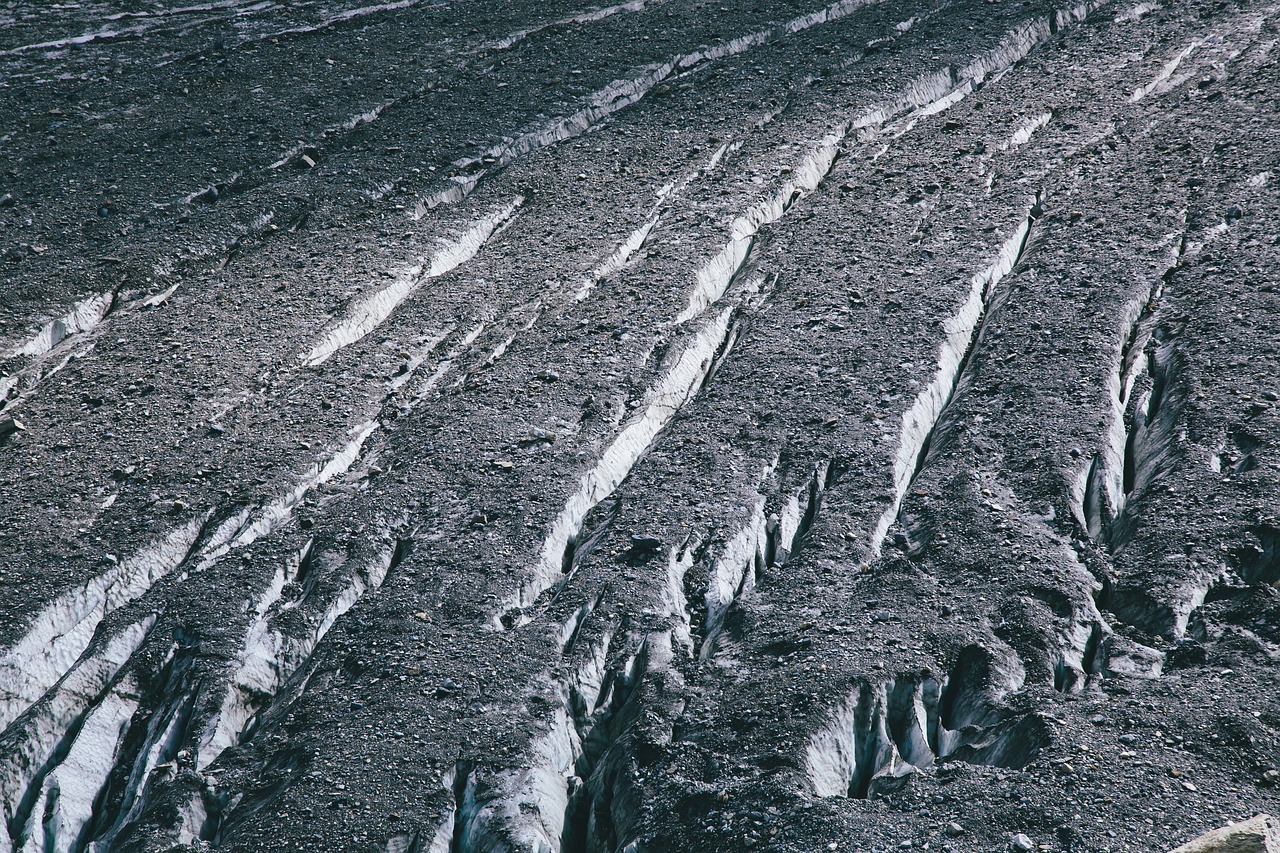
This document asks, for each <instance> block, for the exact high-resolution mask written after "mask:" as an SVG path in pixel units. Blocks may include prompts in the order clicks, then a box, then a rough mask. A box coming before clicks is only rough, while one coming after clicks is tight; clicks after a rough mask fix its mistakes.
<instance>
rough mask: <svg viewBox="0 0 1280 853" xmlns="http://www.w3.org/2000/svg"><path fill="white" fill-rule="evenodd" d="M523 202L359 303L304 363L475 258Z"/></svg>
mask: <svg viewBox="0 0 1280 853" xmlns="http://www.w3.org/2000/svg"><path fill="white" fill-rule="evenodd" d="M522 204H524V198H523V197H522V196H517V197H516V198H515V199H514V200H512V201H511V202H509V203H508V204H506V205H505V206H503V207H502V208H500V209H499V210H498V211H496V212H495V213H492V214H490V215H488V216H485V217H483V218H481V219H480V220H479V221H477V222H474V223H472V224H471V225H470V226H469V227H468V228H467V230H466V231H465V232H463V234H462V236H460V237H459V238H458V239H456V240H453V241H451V242H448V243H446V244H445V245H444V246H443V247H442V248H441V249H440V251H438V252H436V254H435V256H434V257H432V259H431V262H430V263H429V264H427V263H426V262H423V263H420V264H417V265H415V266H413V267H411V268H409V269H407V270H405V271H404V272H402V273H401V274H400V275H399V276H398V277H397V278H396V280H395V281H394V282H393V283H391V284H389V285H387V286H386V287H384V288H383V289H382V290H379V291H377V292H375V293H371V294H369V295H367V296H365V297H364V298H362V299H361V300H359V301H358V302H356V303H355V304H354V305H353V306H352V307H351V309H350V310H349V311H348V312H347V315H346V316H345V317H343V318H342V319H341V320H339V321H338V322H337V323H335V324H334V325H332V326H331V327H330V328H329V329H328V331H326V332H325V333H324V335H323V336H321V339H320V341H319V342H318V343H317V344H316V345H315V346H314V347H313V348H312V349H311V352H309V353H308V354H307V355H306V356H304V357H303V359H302V363H303V365H304V366H307V367H314V366H316V365H318V364H323V363H324V362H325V361H326V360H328V358H329V357H330V356H332V355H333V354H334V353H335V352H337V351H338V350H340V349H342V348H343V347H346V346H350V345H351V344H353V343H355V342H356V341H358V340H360V339H361V338H363V337H364V336H365V335H367V334H369V333H370V332H372V331H373V330H374V329H376V328H377V327H378V326H379V325H381V324H382V322H383V321H384V320H386V319H387V317H389V316H390V315H391V312H392V311H394V310H395V309H396V308H397V307H398V306H399V305H400V303H401V302H403V301H404V300H405V299H407V298H408V297H409V296H410V295H411V294H412V293H414V291H416V290H417V289H418V288H420V287H421V286H422V285H423V284H425V283H426V282H427V281H429V280H430V279H433V278H438V277H439V276H442V275H444V274H445V273H448V272H451V271H453V270H455V269H457V268H458V267H459V266H461V265H462V264H464V263H466V262H467V261H469V260H471V259H472V258H474V257H475V256H476V254H477V253H478V252H479V251H480V250H481V249H482V248H483V247H484V245H485V244H486V243H487V242H489V239H490V238H491V237H492V236H493V235H494V233H495V232H496V231H498V230H499V229H500V228H501V227H502V226H503V225H505V224H506V223H507V222H508V221H510V219H511V218H512V217H513V216H515V214H516V211H517V210H519V209H520V206H521V205H522Z"/></svg>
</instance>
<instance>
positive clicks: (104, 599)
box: [0, 512, 212, 728]
mask: <svg viewBox="0 0 1280 853" xmlns="http://www.w3.org/2000/svg"><path fill="white" fill-rule="evenodd" d="M211 517H212V512H209V513H206V514H205V515H204V516H201V517H197V518H193V519H192V520H191V521H189V522H188V523H187V524H185V525H183V526H182V527H180V528H178V529H176V530H174V531H172V532H170V533H169V534H168V535H167V536H165V537H164V538H162V539H160V540H158V541H156V542H154V543H152V544H151V545H148V546H147V547H145V548H143V549H142V550H140V551H139V552H138V553H137V554H135V555H133V556H132V557H127V558H126V559H124V560H123V561H121V562H119V563H118V564H116V565H115V566H114V567H113V568H111V569H109V570H108V571H106V572H104V573H103V574H101V575H98V576H97V577H95V578H92V579H90V580H89V581H88V582H87V583H85V584H84V585H83V586H78V587H75V588H73V589H71V590H69V591H67V592H65V593H63V594H62V595H60V596H59V597H58V598H57V599H55V600H54V601H53V602H52V603H50V604H48V605H47V606H45V608H44V609H43V610H41V611H40V612H39V613H38V614H37V615H36V617H35V618H34V619H32V620H31V625H30V627H29V628H28V629H27V633H26V634H25V635H24V636H23V637H22V638H21V639H20V640H18V642H17V643H15V644H14V645H13V646H12V647H11V648H10V649H9V650H7V651H6V652H5V653H4V656H3V657H0V728H3V727H5V726H8V725H9V724H10V723H12V722H13V721H14V720H15V719H16V718H17V717H18V715H19V714H21V713H22V712H23V711H25V710H26V709H27V708H29V707H30V706H31V705H32V704H33V703H35V702H36V701H37V700H38V699H39V698H40V697H41V696H43V695H44V694H45V692H46V691H47V690H49V688H51V687H53V685H54V684H56V683H57V681H58V680H59V679H60V678H62V676H63V675H64V674H65V673H66V672H67V671H68V670H69V669H70V668H71V666H72V665H73V664H74V663H75V662H76V660H77V659H78V658H79V657H80V656H81V654H83V653H84V651H85V649H87V648H88V647H89V644H90V642H91V641H92V640H93V636H94V632H95V631H96V630H97V628H98V625H99V623H101V622H102V620H103V619H104V618H106V617H107V615H108V614H110V613H112V612H113V611H115V610H116V609H118V608H120V607H122V606H124V605H125V604H128V603H129V602H131V601H134V600H135V599H137V598H139V597H141V596H142V595H144V594H146V592H147V591H148V590H150V589H151V587H152V586H153V585H154V584H155V583H156V582H157V581H159V580H160V579H161V578H163V577H165V576H167V575H168V574H169V573H171V572H172V571H173V570H174V569H176V568H177V567H178V566H180V565H182V564H183V563H184V562H185V561H186V560H187V558H188V557H189V555H190V553H191V550H192V548H193V547H194V546H195V545H196V544H197V542H198V541H199V539H200V536H201V533H202V531H203V529H204V526H205V524H206V523H207V522H208V520H209V519H210V518H211Z"/></svg>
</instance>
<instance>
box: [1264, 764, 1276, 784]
mask: <svg viewBox="0 0 1280 853" xmlns="http://www.w3.org/2000/svg"><path fill="white" fill-rule="evenodd" d="M1262 784H1264V785H1277V784H1280V770H1276V769H1274V768H1273V769H1271V770H1264V771H1263V772H1262Z"/></svg>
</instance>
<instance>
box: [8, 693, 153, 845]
mask: <svg viewBox="0 0 1280 853" xmlns="http://www.w3.org/2000/svg"><path fill="white" fill-rule="evenodd" d="M137 709H138V690H137V685H136V684H135V682H134V679H133V676H132V674H130V675H126V676H125V677H124V678H122V679H121V680H120V681H119V682H117V683H116V685H115V686H114V687H112V688H111V690H110V691H109V692H108V693H107V695H106V697H105V698H104V699H103V700H102V702H101V703H99V704H98V705H97V706H96V707H95V708H94V709H93V710H92V711H90V712H89V715H88V717H86V718H85V721H84V724H83V725H82V726H81V727H80V730H79V731H78V732H76V735H75V739H74V740H73V741H72V742H71V744H70V749H69V751H68V752H67V754H66V757H65V758H63V759H62V761H61V762H59V763H58V765H57V767H55V768H54V769H53V770H52V771H51V772H50V773H49V774H48V775H47V776H45V778H44V784H43V785H42V787H41V790H40V794H39V796H38V797H37V798H36V800H35V804H34V807H33V808H32V810H31V814H32V816H33V819H32V820H29V821H28V822H27V827H26V830H27V832H28V833H29V834H28V835H27V837H26V839H25V841H24V843H22V846H21V848H19V849H21V850H22V853H71V851H78V850H80V849H82V841H83V839H82V838H81V836H82V835H83V833H84V831H85V829H86V828H87V825H88V823H89V821H90V820H91V819H92V818H93V805H94V802H95V801H96V800H97V798H98V794H99V792H101V791H102V789H103V788H104V787H105V786H106V784H107V779H108V777H109V776H110V775H111V770H112V768H114V767H115V763H116V754H117V752H118V751H119V748H120V741H121V740H122V738H123V737H124V734H125V730H126V729H127V728H128V726H129V720H130V719H132V717H133V714H134V711H136V710H137ZM6 841H7V839H6ZM0 843H2V842H0Z"/></svg>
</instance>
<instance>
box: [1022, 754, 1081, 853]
mask: <svg viewBox="0 0 1280 853" xmlns="http://www.w3.org/2000/svg"><path fill="white" fill-rule="evenodd" d="M1053 772H1054V773H1057V774H1058V775H1059V776H1070V775H1071V774H1072V773H1075V772H1076V769H1075V768H1074V767H1072V766H1071V765H1070V764H1068V763H1067V762H1065V761H1064V762H1062V763H1061V764H1058V765H1055V766H1054V768H1053ZM1028 849H1030V848H1028Z"/></svg>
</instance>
